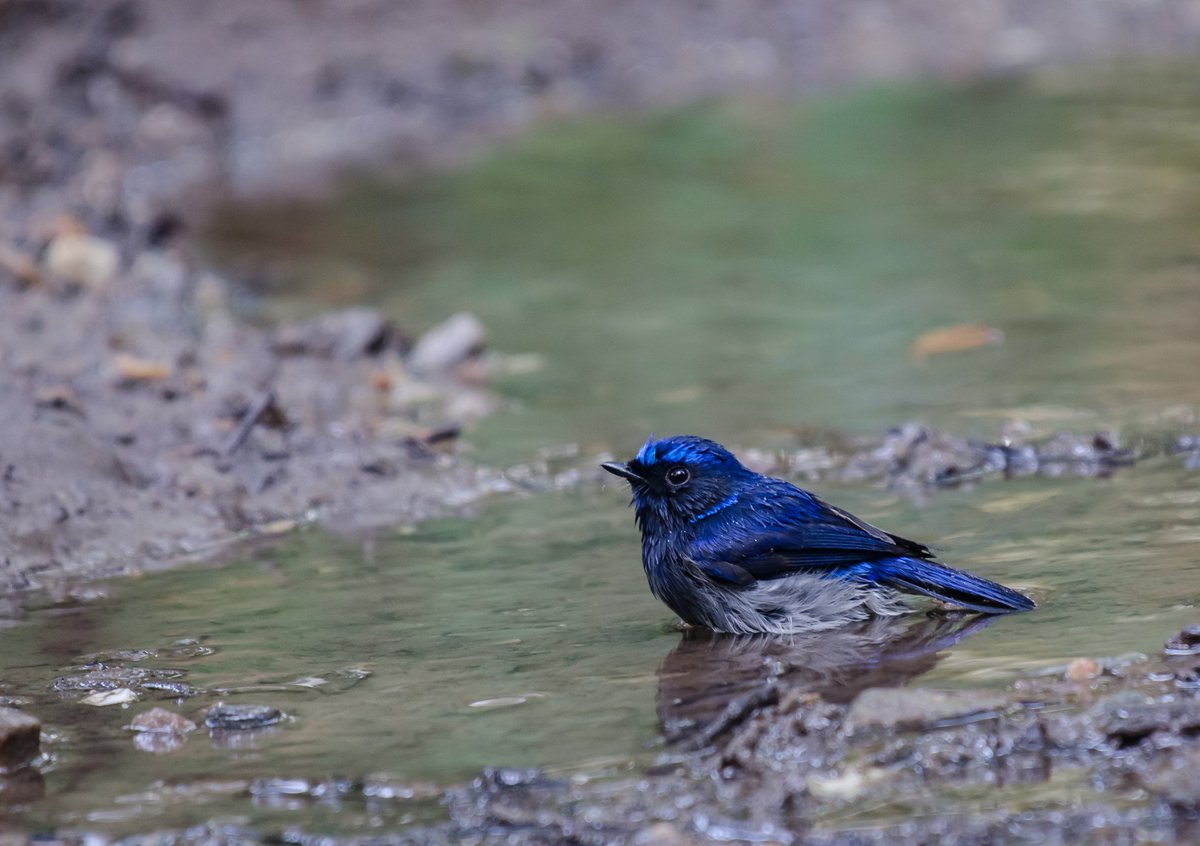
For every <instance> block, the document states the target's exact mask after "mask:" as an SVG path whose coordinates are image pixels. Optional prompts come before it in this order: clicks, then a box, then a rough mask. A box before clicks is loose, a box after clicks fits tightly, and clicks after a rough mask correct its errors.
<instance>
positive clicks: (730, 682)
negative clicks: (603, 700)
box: [657, 614, 996, 742]
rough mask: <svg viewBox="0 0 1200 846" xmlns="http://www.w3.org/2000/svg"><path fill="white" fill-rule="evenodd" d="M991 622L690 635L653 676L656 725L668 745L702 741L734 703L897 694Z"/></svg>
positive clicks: (936, 619) (978, 618)
mask: <svg viewBox="0 0 1200 846" xmlns="http://www.w3.org/2000/svg"><path fill="white" fill-rule="evenodd" d="M995 619H996V618H995V617H991V616H984V615H979V614H930V615H929V616H925V617H917V618H915V619H914V618H913V617H907V618H903V617H901V618H896V617H890V618H888V617H879V618H875V619H873V620H870V621H867V622H864V623H862V624H860V625H856V626H851V627H847V628H844V629H839V630H837V631H832V632H821V633H814V634H808V635H804V634H799V635H740V636H739V635H723V634H715V633H713V632H709V631H705V630H703V629H690V630H688V631H685V632H684V634H683V637H682V639H681V640H680V641H679V643H678V645H676V647H675V648H674V649H672V650H671V652H670V653H668V655H667V656H666V658H664V659H663V662H662V664H661V665H660V666H659V668H658V694H657V710H658V719H659V722H660V723H661V725H662V727H663V732H664V734H665V736H666V738H667V740H668V741H670V742H688V741H695V740H697V739H700V740H703V739H704V738H705V736H706V735H707V734H709V733H710V730H711V727H712V726H713V724H714V723H715V722H716V721H718V720H719V719H720V718H721V717H722V715H723V714H726V713H727V712H728V709H729V708H731V707H738V706H737V704H735V703H740V704H741V705H744V706H745V707H752V706H753V705H754V704H755V702H756V699H762V700H763V701H766V699H767V695H768V694H771V693H774V692H777V691H778V690H783V689H786V690H792V689H799V690H803V691H806V692H812V693H817V694H820V695H821V697H822V698H824V699H825V700H827V701H830V702H849V701H850V700H851V699H853V698H854V697H855V696H856V695H857V694H858V692H859V691H861V690H865V689H866V688H868V687H899V686H900V685H903V684H906V683H907V682H909V681H910V680H912V679H914V678H916V677H917V676H920V675H921V674H922V673H926V672H928V671H929V670H930V669H932V668H933V667H934V666H935V665H936V664H937V662H938V661H939V660H940V659H941V653H942V651H943V650H945V649H947V648H948V647H950V646H953V645H954V644H956V643H958V642H959V641H961V640H962V639H963V638H965V637H968V636H969V635H971V634H974V633H975V632H977V631H979V630H980V629H983V628H984V627H986V626H988V625H990V624H991V623H992V622H994V621H995Z"/></svg>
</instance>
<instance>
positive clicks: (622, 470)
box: [600, 461, 645, 482]
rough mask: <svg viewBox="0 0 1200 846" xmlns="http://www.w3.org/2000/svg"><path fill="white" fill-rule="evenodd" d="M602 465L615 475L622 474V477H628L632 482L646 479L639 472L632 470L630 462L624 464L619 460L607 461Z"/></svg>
mask: <svg viewBox="0 0 1200 846" xmlns="http://www.w3.org/2000/svg"><path fill="white" fill-rule="evenodd" d="M600 466H601V467H603V468H604V469H605V470H607V471H608V472H609V473H612V474H613V475H614V476H620V477H621V478H623V479H628V480H629V481H631V482H642V481H645V480H644V479H643V478H642V477H641V476H639V475H638V474H637V473H634V472H633V471H632V470H630V469H629V465H628V464H622V463H621V462H619V461H605V462H604V463H603V464H601V465H600Z"/></svg>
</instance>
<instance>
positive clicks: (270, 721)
mask: <svg viewBox="0 0 1200 846" xmlns="http://www.w3.org/2000/svg"><path fill="white" fill-rule="evenodd" d="M282 719H283V712H282V711H280V710H279V709H278V708H272V707H271V706H270V705H227V704H225V703H223V702H219V703H217V704H216V705H214V706H213V707H211V708H209V709H208V714H207V715H206V716H205V717H204V725H206V726H208V727H209V728H210V729H220V730H222V731H246V730H249V729H261V728H266V727H267V726H273V725H275V724H276V723H278V722H279V721H280V720H282Z"/></svg>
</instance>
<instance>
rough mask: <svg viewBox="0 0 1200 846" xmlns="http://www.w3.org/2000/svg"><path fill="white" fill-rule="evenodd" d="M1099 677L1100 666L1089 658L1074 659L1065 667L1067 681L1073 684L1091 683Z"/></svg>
mask: <svg viewBox="0 0 1200 846" xmlns="http://www.w3.org/2000/svg"><path fill="white" fill-rule="evenodd" d="M1098 675H1100V665H1099V664H1097V663H1096V662H1095V661H1094V660H1092V659H1091V658H1076V659H1075V660H1074V661H1072V662H1071V663H1070V664H1068V665H1067V679H1068V680H1069V681H1073V682H1085V681H1091V680H1092V679H1094V678H1096V677H1097V676H1098Z"/></svg>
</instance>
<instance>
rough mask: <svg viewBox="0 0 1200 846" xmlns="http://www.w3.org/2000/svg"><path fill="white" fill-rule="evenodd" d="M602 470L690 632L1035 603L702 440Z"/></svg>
mask: <svg viewBox="0 0 1200 846" xmlns="http://www.w3.org/2000/svg"><path fill="white" fill-rule="evenodd" d="M601 466H602V467H603V468H604V469H605V470H607V471H608V472H609V473H613V474H615V475H617V476H621V477H622V478H624V479H628V480H629V485H630V487H631V488H632V489H633V508H634V513H635V515H636V518H637V524H638V527H639V528H640V529H641V532H642V566H643V567H644V568H645V571H646V578H647V579H648V580H649V582H650V590H651V591H652V592H653V593H654V595H655V596H656V597H658V598H659V599H660V600H662V601H663V602H665V603H666V604H667V605H668V606H669V607H670V608H671V610H672V611H674V612H675V613H676V614H678V615H679V616H680V617H682V618H683V621H684V622H685V623H688V624H689V625H693V626H703V627H704V628H708V629H712V630H714V631H718V632H731V633H735V634H752V633H777V634H783V633H797V632H814V631H823V630H827V629H832V628H836V627H839V626H843V625H846V624H848V623H852V622H855V621H857V620H863V619H866V618H867V617H871V616H890V615H896V614H901V613H904V612H906V611H908V610H909V608H908V606H906V605H905V604H904V602H903V600H902V599H901V594H903V593H913V594H923V595H925V596H929V597H933V598H934V599H936V600H940V601H941V602H943V603H946V604H947V605H951V606H954V607H957V608H962V609H966V610H970V611H977V612H980V613H984V614H1005V613H1009V612H1012V611H1028V610H1030V609H1032V608H1033V607H1034V603H1033V600H1031V599H1029V597H1027V596H1025V595H1023V594H1021V593H1018V592H1017V591H1015V590H1013V589H1011V588H1007V587H1005V586H1004V585H1001V584H997V583H996V582H993V581H989V580H987V579H984V578H980V577H979V576H975V575H972V574H971V573H967V572H964V571H962V570H956V569H955V568H953V567H948V566H947V565H945V564H942V563H940V562H938V561H935V560H934V556H933V553H931V552H930V551H929V548H928V547H927V546H925V545H924V544H922V543H918V542H916V541H911V540H908V539H907V538H902V537H900V536H899V535H893V534H891V533H890V532H885V531H883V530H882V529H879V528H876V527H875V526H872V525H871V524H870V523H867V522H865V521H863V520H860V519H858V518H857V517H855V516H854V515H853V514H850V513H849V512H847V511H843V510H842V509H840V508H838V507H836V506H833V505H830V504H829V503H827V502H824V501H822V500H821V499H820V498H818V497H816V496H814V495H813V494H811V493H809V492H808V491H806V490H802V489H801V488H798V487H796V486H795V485H793V484H791V483H789V482H785V481H783V480H782V479H773V478H770V477H768V476H762V475H760V474H758V473H755V472H754V471H752V470H749V469H747V468H746V467H744V466H743V465H742V463H741V462H740V461H738V460H737V458H735V457H734V456H733V454H732V453H731V452H729V450H727V449H725V447H723V446H721V445H720V444H718V443H715V442H713V441H709V440H705V439H704V438H698V437H696V436H694V435H676V436H674V437H670V438H662V439H658V440H656V439H654V438H651V439H650V440H649V441H647V442H646V445H645V446H643V447H642V449H641V451H640V452H638V454H637V457H636V458H634V459H633V460H632V461H629V462H628V463H625V464H622V463H620V462H615V461H613V462H606V463H604V464H602V465H601Z"/></svg>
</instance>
